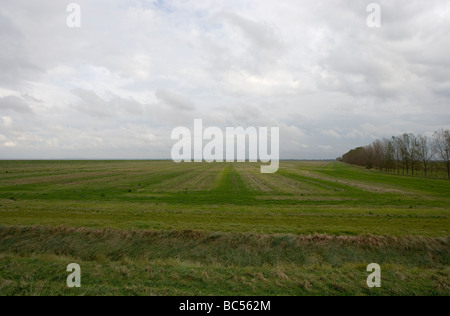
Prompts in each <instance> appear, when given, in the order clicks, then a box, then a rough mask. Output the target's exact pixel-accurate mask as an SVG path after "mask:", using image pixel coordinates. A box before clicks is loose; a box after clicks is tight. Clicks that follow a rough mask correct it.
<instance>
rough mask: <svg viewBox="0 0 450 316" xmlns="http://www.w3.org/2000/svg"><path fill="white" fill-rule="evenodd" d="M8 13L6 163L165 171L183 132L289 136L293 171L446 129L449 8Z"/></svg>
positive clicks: (310, 3) (247, 4)
mask: <svg viewBox="0 0 450 316" xmlns="http://www.w3.org/2000/svg"><path fill="white" fill-rule="evenodd" d="M70 2H71V1H57V3H56V2H55V1H54V0H36V1H29V0H4V1H3V2H2V6H1V7H0V47H2V49H0V69H1V71H0V159H15V158H25V159H33V158H54V159H59V158H106V159H118V158H120V159H125V158H128V159H143V158H169V157H170V150H171V147H172V145H173V142H172V141H171V139H170V135H171V131H172V129H174V128H175V127H177V126H180V125H183V126H187V127H191V126H192V125H193V120H194V119H195V118H201V119H203V122H204V124H205V125H210V126H218V127H221V128H225V127H227V126H236V127H237V126H243V127H248V126H274V127H280V137H281V139H280V140H281V148H280V149H281V157H282V158H286V159H288V158H296V159H309V158H319V159H323V158H335V157H337V156H340V155H341V154H342V153H344V152H346V151H347V150H348V149H349V148H350V147H354V146H357V145H363V144H366V143H369V142H370V141H371V140H372V139H374V138H379V137H385V136H391V135H394V134H398V133H402V132H414V133H425V134H430V133H432V132H433V131H434V130H436V129H438V128H442V127H443V128H450V125H449V124H450V110H449V104H450V102H449V101H450V78H449V76H448V74H449V73H450V59H449V58H448V52H449V51H450V19H449V16H450V3H449V2H448V1H447V0H429V1H419V0H409V1H406V0H399V1H387V0H383V1H381V0H380V1H378V3H379V4H380V5H381V8H382V27H381V28H369V27H367V24H366V19H367V16H368V14H369V13H368V12H367V11H366V8H367V5H368V4H369V3H371V2H374V1H365V0H357V1H351V2H349V1H346V0H335V1H331V0H305V1H301V2H299V1H297V0H280V1H272V0H239V1H238V0H230V1H196V0H170V1H169V0H167V1H164V0H131V1H126V2H124V1H119V0H79V1H78V3H79V4H80V6H81V10H82V11H81V19H82V27H81V28H69V27H67V25H66V19H67V16H68V13H67V12H66V7H67V5H68V4H69V3H70Z"/></svg>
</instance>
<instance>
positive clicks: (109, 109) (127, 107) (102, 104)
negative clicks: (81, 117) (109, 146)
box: [72, 89, 144, 118]
mask: <svg viewBox="0 0 450 316" xmlns="http://www.w3.org/2000/svg"><path fill="white" fill-rule="evenodd" d="M72 93H73V94H74V95H76V96H77V97H78V98H79V102H77V103H76V104H75V105H74V107H75V108H76V110H77V111H79V112H81V113H84V114H87V115H90V116H93V117H97V118H108V117H114V116H117V115H119V114H120V113H128V114H132V115H142V114H143V113H144V111H143V106H142V105H141V104H140V103H139V102H137V101H136V100H134V99H132V98H129V99H125V98H121V97H119V96H117V95H112V97H111V99H110V100H104V99H103V98H101V97H99V96H98V95H97V94H96V93H95V92H94V91H89V90H84V89H75V90H73V91H72Z"/></svg>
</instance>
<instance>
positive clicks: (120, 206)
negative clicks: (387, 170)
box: [0, 161, 450, 295]
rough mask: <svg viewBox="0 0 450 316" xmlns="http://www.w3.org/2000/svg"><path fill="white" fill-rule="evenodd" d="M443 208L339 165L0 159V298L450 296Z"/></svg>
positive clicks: (420, 184) (403, 184)
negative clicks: (75, 281)
mask: <svg viewBox="0 0 450 316" xmlns="http://www.w3.org/2000/svg"><path fill="white" fill-rule="evenodd" d="M449 205H450V181H448V180H443V179H430V178H422V177H410V176H397V175H392V174H384V173H379V172H376V171H373V170H366V169H363V168H359V167H354V166H349V165H345V164H342V163H335V162H282V163H281V167H280V170H279V172H278V173H277V174H269V175H263V174H260V172H259V165H258V164H251V163H245V164H206V163H205V164H174V163H172V162H168V161H151V162H149V161H21V162H18V161H1V162H0V295H108V294H114V295H233V294H238V295H324V294H325V295H327V294H328V295H449V294H450V273H449V270H450V269H449V263H450V257H449V256H450V255H449V254H450V245H449V239H448V238H449V229H450V218H449V209H450V207H449ZM72 262H77V263H79V264H80V265H81V266H82V273H83V281H82V288H81V289H67V288H66V286H65V278H66V277H67V275H68V273H67V272H65V267H66V266H67V265H68V264H69V263H72ZM372 262H376V263H379V264H380V265H382V269H383V287H382V288H381V289H374V290H370V289H368V288H367V286H366V284H365V281H366V278H367V276H368V273H367V272H366V271H365V270H366V267H367V265H368V264H370V263H372Z"/></svg>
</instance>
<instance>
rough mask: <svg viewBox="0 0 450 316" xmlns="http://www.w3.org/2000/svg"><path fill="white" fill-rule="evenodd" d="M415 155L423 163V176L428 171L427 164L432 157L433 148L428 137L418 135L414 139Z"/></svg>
mask: <svg viewBox="0 0 450 316" xmlns="http://www.w3.org/2000/svg"><path fill="white" fill-rule="evenodd" d="M416 145H417V146H416V148H417V156H418V158H419V160H420V161H421V162H422V163H423V170H424V172H425V177H426V176H427V173H428V165H429V163H430V161H431V159H433V156H434V155H433V148H432V146H431V143H430V141H429V139H428V137H426V136H424V135H419V136H418V137H417V140H416Z"/></svg>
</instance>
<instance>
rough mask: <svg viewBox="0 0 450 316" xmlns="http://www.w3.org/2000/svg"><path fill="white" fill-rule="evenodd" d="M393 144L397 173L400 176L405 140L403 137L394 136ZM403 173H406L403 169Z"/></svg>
mask: <svg viewBox="0 0 450 316" xmlns="http://www.w3.org/2000/svg"><path fill="white" fill-rule="evenodd" d="M392 144H393V146H394V156H395V161H396V163H397V173H398V174H400V166H401V165H402V158H403V155H402V148H403V140H402V138H401V137H395V136H392ZM403 173H405V169H403Z"/></svg>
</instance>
